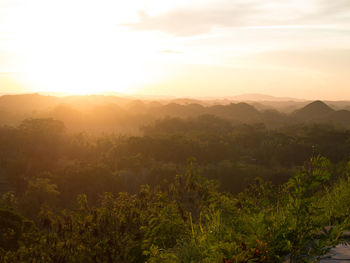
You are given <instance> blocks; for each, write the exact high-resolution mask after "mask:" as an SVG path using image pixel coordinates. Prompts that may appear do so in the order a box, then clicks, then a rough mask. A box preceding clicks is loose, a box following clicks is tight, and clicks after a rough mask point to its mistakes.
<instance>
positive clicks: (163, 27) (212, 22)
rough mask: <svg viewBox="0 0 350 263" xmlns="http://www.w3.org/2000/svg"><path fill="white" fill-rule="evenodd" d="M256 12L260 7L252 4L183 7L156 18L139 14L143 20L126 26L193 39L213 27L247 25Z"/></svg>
mask: <svg viewBox="0 0 350 263" xmlns="http://www.w3.org/2000/svg"><path fill="white" fill-rule="evenodd" d="M257 12H258V10H257V6H255V5H250V4H239V5H234V6H232V5H229V6H227V4H225V5H224V6H223V5H221V6H206V7H201V8H188V9H185V8H182V9H175V10H172V11H170V12H168V13H165V14H161V15H158V16H153V17H152V16H149V15H148V14H146V13H145V12H140V13H139V17H140V21H139V22H137V23H130V24H126V26H128V27H130V28H132V29H135V30H159V31H165V32H167V33H169V34H172V35H177V36H191V35H199V34H205V33H208V32H210V31H211V29H212V28H213V27H214V26H238V25H241V26H242V25H245V24H246V22H245V20H246V18H247V17H249V16H251V15H252V14H255V13H257Z"/></svg>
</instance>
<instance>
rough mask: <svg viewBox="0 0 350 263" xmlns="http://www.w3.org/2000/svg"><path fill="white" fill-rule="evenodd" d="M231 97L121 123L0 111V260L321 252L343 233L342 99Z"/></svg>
mask: <svg viewBox="0 0 350 263" xmlns="http://www.w3.org/2000/svg"><path fill="white" fill-rule="evenodd" d="M168 105H169V104H168ZM232 105H233V106H232ZM234 105H237V104H231V106H230V105H228V106H223V105H217V106H201V107H202V110H201V111H198V113H197V114H186V113H185V112H183V113H182V114H180V113H179V111H175V112H178V113H179V114H178V115H177V116H174V115H172V114H170V113H169V112H168V113H167V114H163V115H153V116H152V117H149V121H148V122H142V121H140V122H136V120H137V118H136V117H135V119H134V121H135V123H138V124H139V128H138V131H137V132H136V133H129V134H128V133H120V132H119V133H118V132H115V131H114V130H111V129H106V130H104V131H100V132H98V133H96V132H91V130H90V132H89V131H84V130H83V129H81V130H80V131H77V130H76V129H70V127H69V126H70V123H69V122H68V124H67V122H65V121H64V120H60V118H56V117H55V116H54V117H55V118H53V117H52V116H38V113H35V112H34V113H33V112H32V113H30V114H29V118H24V119H22V120H20V118H19V117H18V116H19V115H17V117H18V119H16V118H13V119H12V120H13V121H8V120H9V118H10V117H8V119H2V123H1V124H2V125H1V127H0V149H1V151H0V194H1V199H0V230H1V231H0V262H53V263H56V262H57V263H65V262H149V263H156V262H208V263H209V262H210V263H211V262H224V263H233V262H237V263H238V262H240V263H244V262H286V261H287V260H289V262H317V261H318V260H319V259H320V258H321V257H322V256H323V255H325V254H326V253H327V252H328V250H329V249H330V248H331V247H333V246H334V245H336V244H339V243H340V242H346V240H343V239H342V233H343V232H344V231H346V230H348V229H349V228H350V221H349V217H348V215H349V212H350V180H349V178H350V162H349V161H350V158H349V157H350V129H349V126H348V125H347V121H346V120H347V117H346V116H347V111H346V110H338V109H337V110H335V109H332V108H330V107H328V106H327V105H326V104H323V103H322V102H315V103H313V104H311V106H310V105H306V106H305V107H304V108H301V109H298V110H296V111H295V112H293V113H291V115H288V114H287V113H280V112H273V113H271V112H270V113H269V112H267V113H266V112H265V113H262V112H261V111H258V110H256V109H254V108H253V107H252V106H250V105H248V104H247V105H243V108H246V111H249V112H251V114H253V115H254V116H255V118H252V119H249V121H244V120H237V118H235V116H241V112H239V111H238V110H237V106H234ZM172 106H174V105H172ZM240 106H242V105H240ZM105 107H107V106H105ZM161 107H163V108H164V107H167V106H161ZM176 107H177V106H176ZM180 107H183V108H186V107H188V106H180ZM190 107H192V108H191V109H193V105H192V106H190ZM230 107H231V108H230ZM107 108H109V109H110V108H111V106H108V107H107ZM168 108H169V107H168ZM177 108H178V107H177ZM197 108H198V107H197ZM233 108H234V110H232V109H233ZM238 108H240V109H241V107H238ZM8 109H9V108H7V110H8ZM203 109H205V110H203ZM227 109H229V110H232V111H236V112H237V114H236V115H234V114H232V113H230V112H229V111H227ZM252 109H254V110H253V111H252ZM4 111H5V110H4ZM4 111H3V112H4ZM186 112H192V113H193V111H192V110H189V111H187V110H186ZM339 112H340V113H339ZM344 112H345V113H344ZM39 115H40V114H39ZM253 115H251V116H253ZM338 115H341V116H342V118H338V117H334V116H338ZM3 116H9V115H6V114H5V115H3ZM12 116H14V115H12ZM21 116H22V117H23V116H25V115H21ZM101 116H102V117H103V115H101ZM134 116H136V115H134ZM266 116H270V117H269V118H267V117H266ZM271 116H279V117H278V118H277V117H276V118H274V119H273V118H272V117H271ZM301 116H303V117H301ZM305 116H306V117H305ZM317 116H319V118H317ZM325 116H328V117H327V118H325ZM330 116H331V117H330ZM344 116H345V117H344ZM64 117H65V118H69V117H71V116H70V115H69V114H67V115H65V116H64ZM321 117H322V118H321ZM106 118H108V116H107V117H106ZM141 119H142V117H138V120H141ZM272 119H273V121H271V120H272ZM330 119H331V120H332V121H330ZM85 120H86V119H85ZM118 124H119V125H122V123H118ZM94 125H97V124H96V123H94ZM110 125H111V126H112V125H117V123H111V122H108V127H109V126H110ZM84 127H86V126H84ZM106 127H107V126H106Z"/></svg>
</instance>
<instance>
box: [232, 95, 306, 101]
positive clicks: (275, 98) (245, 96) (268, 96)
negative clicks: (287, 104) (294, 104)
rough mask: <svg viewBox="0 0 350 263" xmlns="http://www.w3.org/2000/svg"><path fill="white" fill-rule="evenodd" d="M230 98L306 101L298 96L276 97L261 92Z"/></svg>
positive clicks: (240, 99) (241, 99) (239, 99)
mask: <svg viewBox="0 0 350 263" xmlns="http://www.w3.org/2000/svg"><path fill="white" fill-rule="evenodd" d="M230 99H231V100H237V101H304V100H301V99H296V98H288V97H275V96H271V95H266V94H259V93H249V94H242V95H238V96H233V97H230Z"/></svg>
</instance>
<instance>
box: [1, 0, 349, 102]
mask: <svg viewBox="0 0 350 263" xmlns="http://www.w3.org/2000/svg"><path fill="white" fill-rule="evenodd" d="M349 69H350V1H349V0H332V1H331V0H264V1H261V0H215V1H214V0H200V1H199V0H176V1H175V0H147V1H141V0H128V1H117V0H55V1H53V0H30V1H28V0H0V94H7V93H31V92H55V93H71V94H92V93H103V92H107V91H108V92H110V91H114V92H117V93H126V94H143V95H162V96H176V97H211V96H214V97H229V96H235V95H239V94H245V93H263V94H270V95H274V96H283V97H286V96H287V97H295V98H306V99H333V100H343V99H348V100H350V85H349V83H350V70H349Z"/></svg>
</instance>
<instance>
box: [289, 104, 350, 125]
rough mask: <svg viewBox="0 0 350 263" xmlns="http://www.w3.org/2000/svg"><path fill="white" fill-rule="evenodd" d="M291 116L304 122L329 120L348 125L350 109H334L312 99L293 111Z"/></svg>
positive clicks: (349, 123) (349, 122)
mask: <svg viewBox="0 0 350 263" xmlns="http://www.w3.org/2000/svg"><path fill="white" fill-rule="evenodd" d="M291 116H292V117H293V118H294V119H296V120H298V121H304V122H305V121H306V122H310V121H311V122H330V123H334V124H342V125H350V111H348V110H334V109H332V108H331V107H329V106H328V105H327V104H326V103H324V102H322V101H314V102H312V103H310V104H308V105H306V106H305V107H303V108H301V109H299V110H296V111H294V112H293V113H292V115H291Z"/></svg>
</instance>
